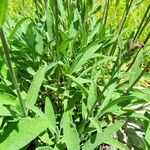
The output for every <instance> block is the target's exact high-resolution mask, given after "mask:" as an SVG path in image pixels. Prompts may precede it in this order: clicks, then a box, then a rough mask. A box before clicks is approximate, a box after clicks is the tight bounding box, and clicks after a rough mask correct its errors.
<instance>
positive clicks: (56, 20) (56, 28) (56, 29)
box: [55, 0, 58, 50]
mask: <svg viewBox="0 0 150 150" xmlns="http://www.w3.org/2000/svg"><path fill="white" fill-rule="evenodd" d="M55 34H56V50H57V47H58V2H57V0H55Z"/></svg>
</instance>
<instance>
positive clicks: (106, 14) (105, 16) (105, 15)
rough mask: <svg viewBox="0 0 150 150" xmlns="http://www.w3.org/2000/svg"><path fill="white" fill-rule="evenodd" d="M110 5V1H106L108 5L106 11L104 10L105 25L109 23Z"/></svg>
mask: <svg viewBox="0 0 150 150" xmlns="http://www.w3.org/2000/svg"><path fill="white" fill-rule="evenodd" d="M109 3H110V1H109V0H106V3H105V10H104V17H103V18H104V25H106V23H107V16H108V10H109Z"/></svg>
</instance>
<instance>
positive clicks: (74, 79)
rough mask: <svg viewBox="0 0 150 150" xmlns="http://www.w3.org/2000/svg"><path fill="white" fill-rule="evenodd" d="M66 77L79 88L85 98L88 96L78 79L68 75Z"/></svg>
mask: <svg viewBox="0 0 150 150" xmlns="http://www.w3.org/2000/svg"><path fill="white" fill-rule="evenodd" d="M66 76H67V77H69V78H70V79H71V80H72V81H73V82H74V83H75V84H76V85H77V86H78V87H79V89H80V90H81V91H82V92H83V93H84V95H85V96H86V97H87V96H88V92H87V90H86V89H85V88H84V87H83V85H82V84H81V83H80V81H79V80H78V78H75V77H74V76H72V75H69V74H67V75H66Z"/></svg>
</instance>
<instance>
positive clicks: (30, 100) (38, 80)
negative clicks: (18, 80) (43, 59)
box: [26, 65, 47, 105]
mask: <svg viewBox="0 0 150 150" xmlns="http://www.w3.org/2000/svg"><path fill="white" fill-rule="evenodd" d="M46 69H47V66H46V65H45V66H44V67H40V68H39V70H38V71H37V73H36V75H35V76H34V78H33V81H32V83H31V86H30V88H29V91H28V95H27V97H26V104H27V105H34V104H35V102H36V100H37V97H38V93H39V90H40V87H41V85H42V82H43V80H44V76H45V73H46Z"/></svg>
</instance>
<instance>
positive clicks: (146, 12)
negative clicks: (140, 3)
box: [133, 4, 150, 41]
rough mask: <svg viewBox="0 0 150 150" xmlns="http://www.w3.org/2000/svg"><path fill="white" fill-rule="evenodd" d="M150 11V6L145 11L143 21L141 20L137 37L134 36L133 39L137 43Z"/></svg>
mask: <svg viewBox="0 0 150 150" xmlns="http://www.w3.org/2000/svg"><path fill="white" fill-rule="evenodd" d="M149 10H150V4H149V6H148V7H147V9H146V11H145V14H144V16H143V18H142V20H141V23H140V25H139V28H138V30H137V32H136V34H135V36H134V39H133V40H134V41H136V40H137V38H138V37H139V32H140V30H141V28H142V25H143V23H144V20H145V18H146V16H147V14H148V12H149Z"/></svg>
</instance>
